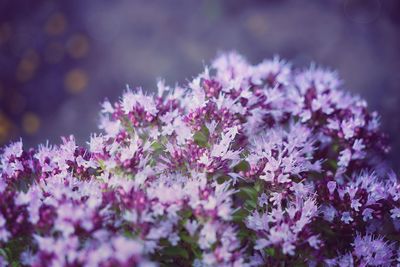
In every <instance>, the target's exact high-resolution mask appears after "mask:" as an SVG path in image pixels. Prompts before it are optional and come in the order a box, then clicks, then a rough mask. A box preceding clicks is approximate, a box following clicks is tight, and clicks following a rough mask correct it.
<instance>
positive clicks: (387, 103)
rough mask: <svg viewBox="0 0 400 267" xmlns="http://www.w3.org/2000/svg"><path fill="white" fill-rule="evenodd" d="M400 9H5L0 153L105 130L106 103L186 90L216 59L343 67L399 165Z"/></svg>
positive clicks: (71, 5) (101, 4)
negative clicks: (233, 54) (175, 87)
mask: <svg viewBox="0 0 400 267" xmlns="http://www.w3.org/2000/svg"><path fill="white" fill-rule="evenodd" d="M399 26H400V1H398V0H392V1H389V0H387V1H385V0H325V1H311V0H292V1H290V0H275V1H240V0H236V1H232V0H231V1H211V0H210V1H183V0H182V1H167V0H164V1H127V0H126V1H124V0H115V1H106V0H92V1H72V0H71V1H55V0H53V1H51V0H46V1H40V0H36V1H22V0H21V1H19V0H0V144H5V143H8V142H9V141H10V140H16V139H18V138H19V137H20V136H22V137H23V139H24V142H25V144H26V145H27V146H36V145H37V144H38V143H42V142H45V141H46V140H49V141H50V142H52V143H58V142H59V136H61V135H69V134H74V135H75V136H76V137H77V140H78V141H79V143H81V144H83V143H84V142H85V141H86V140H87V139H88V138H89V135H90V133H91V132H93V131H96V130H97V128H96V123H97V119H98V111H99V109H100V108H99V103H100V102H101V101H102V100H104V99H105V98H109V99H110V100H117V99H118V96H120V95H121V93H122V92H123V90H124V88H125V84H129V85H130V86H131V87H135V86H142V87H143V88H144V89H145V90H148V91H152V90H153V89H154V88H155V85H156V78H158V77H163V78H164V79H165V80H166V81H167V83H169V84H174V83H176V82H178V83H181V84H182V83H185V82H186V81H187V79H189V78H191V77H193V76H194V75H196V74H197V73H198V72H199V71H201V69H202V68H203V65H204V64H208V63H209V62H210V60H212V59H213V58H214V56H216V54H217V53H218V52H219V51H226V50H232V49H234V50H237V51H239V52H240V53H243V54H244V55H245V56H246V57H247V58H248V59H249V60H250V61H251V62H253V63H257V62H259V61H261V60H262V59H263V58H266V57H272V56H273V55H275V54H278V55H280V56H282V57H284V58H286V59H288V60H291V61H293V63H294V64H295V65H297V66H301V67H305V66H308V65H309V64H310V62H311V61H315V62H317V63H318V64H321V65H323V66H327V67H331V68H334V69H337V70H338V71H339V73H340V75H341V77H342V78H343V79H344V80H345V85H346V87H347V88H348V89H349V90H351V91H352V92H354V93H357V94H360V95H361V96H362V97H364V98H366V99H367V100H368V102H369V103H370V108H371V110H377V111H378V112H379V113H380V114H381V116H382V125H383V128H384V130H385V131H386V132H387V133H388V134H389V135H390V136H391V141H392V143H393V152H392V156H391V158H392V164H393V165H394V166H397V165H398V164H397V163H400V157H399V156H396V155H395V154H398V155H400V153H398V152H397V151H398V150H399V149H400V136H399V133H400V116H399V115H398V114H399V110H400V105H399V104H400V74H399V73H400V71H399V70H400V27H399Z"/></svg>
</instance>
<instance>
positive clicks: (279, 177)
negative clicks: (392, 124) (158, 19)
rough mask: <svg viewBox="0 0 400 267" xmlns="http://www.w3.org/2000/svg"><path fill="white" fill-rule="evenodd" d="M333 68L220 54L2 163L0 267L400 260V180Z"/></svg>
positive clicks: (9, 152)
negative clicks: (82, 129) (81, 131)
mask: <svg viewBox="0 0 400 267" xmlns="http://www.w3.org/2000/svg"><path fill="white" fill-rule="evenodd" d="M342 87H343V85H342V83H341V81H340V80H339V79H338V77H337V74H336V73H335V72H332V71H329V70H326V69H321V68H318V67H316V66H314V65H312V66H311V67H310V68H308V69H305V70H301V69H295V68H293V67H292V66H291V65H290V64H289V63H287V62H286V61H283V60H281V59H279V58H274V59H272V60H266V61H264V62H262V63H260V64H258V65H251V64H249V63H248V62H247V61H246V60H245V59H244V58H243V57H242V56H240V55H238V54H236V53H228V54H223V55H221V56H220V57H218V58H217V59H216V60H215V61H214V62H213V63H212V65H211V67H207V68H205V70H204V72H203V73H201V74H200V75H199V76H197V77H195V78H194V79H192V80H191V81H190V82H189V83H188V84H187V85H185V86H175V87H169V86H167V85H165V84H164V82H163V81H159V82H158V84H157V89H158V93H156V94H154V95H152V94H146V93H144V92H143V91H142V90H141V89H136V90H132V89H130V88H128V89H127V90H126V92H125V93H124V94H123V96H122V97H121V99H120V100H119V101H118V102H116V103H110V102H109V101H105V102H104V103H103V105H102V112H101V120H100V124H99V127H100V129H101V130H102V132H101V133H100V134H94V135H92V136H91V137H90V141H89V142H88V145H87V146H85V147H80V146H78V145H77V144H76V142H75V140H74V138H73V137H72V136H71V137H67V138H63V139H62V143H61V144H60V145H58V146H50V145H48V144H47V145H42V146H39V147H38V149H30V150H28V151H26V150H23V146H22V141H19V142H16V143H13V144H11V145H9V146H7V147H5V148H4V149H3V150H2V154H1V157H0V160H1V163H0V164H1V165H0V171H1V172H0V174H1V177H0V266H7V265H12V266H141V267H149V266H172V265H173V266H196V267H207V266H235V267H240V266H248V267H251V266H278V265H279V266H303V265H308V266H393V265H396V264H397V263H398V262H400V261H399V260H398V259H400V253H399V252H400V249H399V248H400V246H399V243H398V241H399V239H400V183H399V181H398V179H397V177H396V175H395V174H394V173H392V172H390V171H389V170H387V169H386V167H384V164H381V163H382V159H383V156H384V155H385V154H386V153H387V151H388V150H389V147H388V146H387V144H386V137H385V136H384V135H383V134H382V133H381V132H380V130H379V117H378V116H377V114H376V113H370V112H369V111H368V110H367V104H366V102H365V101H363V100H362V99H360V98H358V97H356V96H352V95H351V94H349V93H347V92H345V91H343V90H342Z"/></svg>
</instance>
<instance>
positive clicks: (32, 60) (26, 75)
mask: <svg viewBox="0 0 400 267" xmlns="http://www.w3.org/2000/svg"><path fill="white" fill-rule="evenodd" d="M38 66H39V56H38V54H37V52H36V51H35V50H33V49H30V50H28V51H27V52H26V53H25V55H24V56H23V57H22V59H21V61H20V62H19V64H18V66H17V71H16V74H15V76H16V78H17V80H18V81H20V82H27V81H29V80H30V79H32V77H33V76H34V75H35V73H36V70H37V68H38Z"/></svg>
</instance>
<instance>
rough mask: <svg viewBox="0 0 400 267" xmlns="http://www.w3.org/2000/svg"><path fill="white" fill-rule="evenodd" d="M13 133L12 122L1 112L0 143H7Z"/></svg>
mask: <svg viewBox="0 0 400 267" xmlns="http://www.w3.org/2000/svg"><path fill="white" fill-rule="evenodd" d="M10 133H11V122H10V120H9V119H8V118H7V117H6V116H5V115H4V114H3V113H2V112H0V142H1V143H4V142H6V141H7V140H8V139H9V137H10Z"/></svg>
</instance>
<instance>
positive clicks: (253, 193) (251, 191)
mask: <svg viewBox="0 0 400 267" xmlns="http://www.w3.org/2000/svg"><path fill="white" fill-rule="evenodd" d="M240 191H241V192H243V193H244V194H245V195H247V196H248V197H249V198H250V199H251V200H256V199H257V195H258V192H257V190H256V189H255V188H254V187H242V188H241V189H240Z"/></svg>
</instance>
